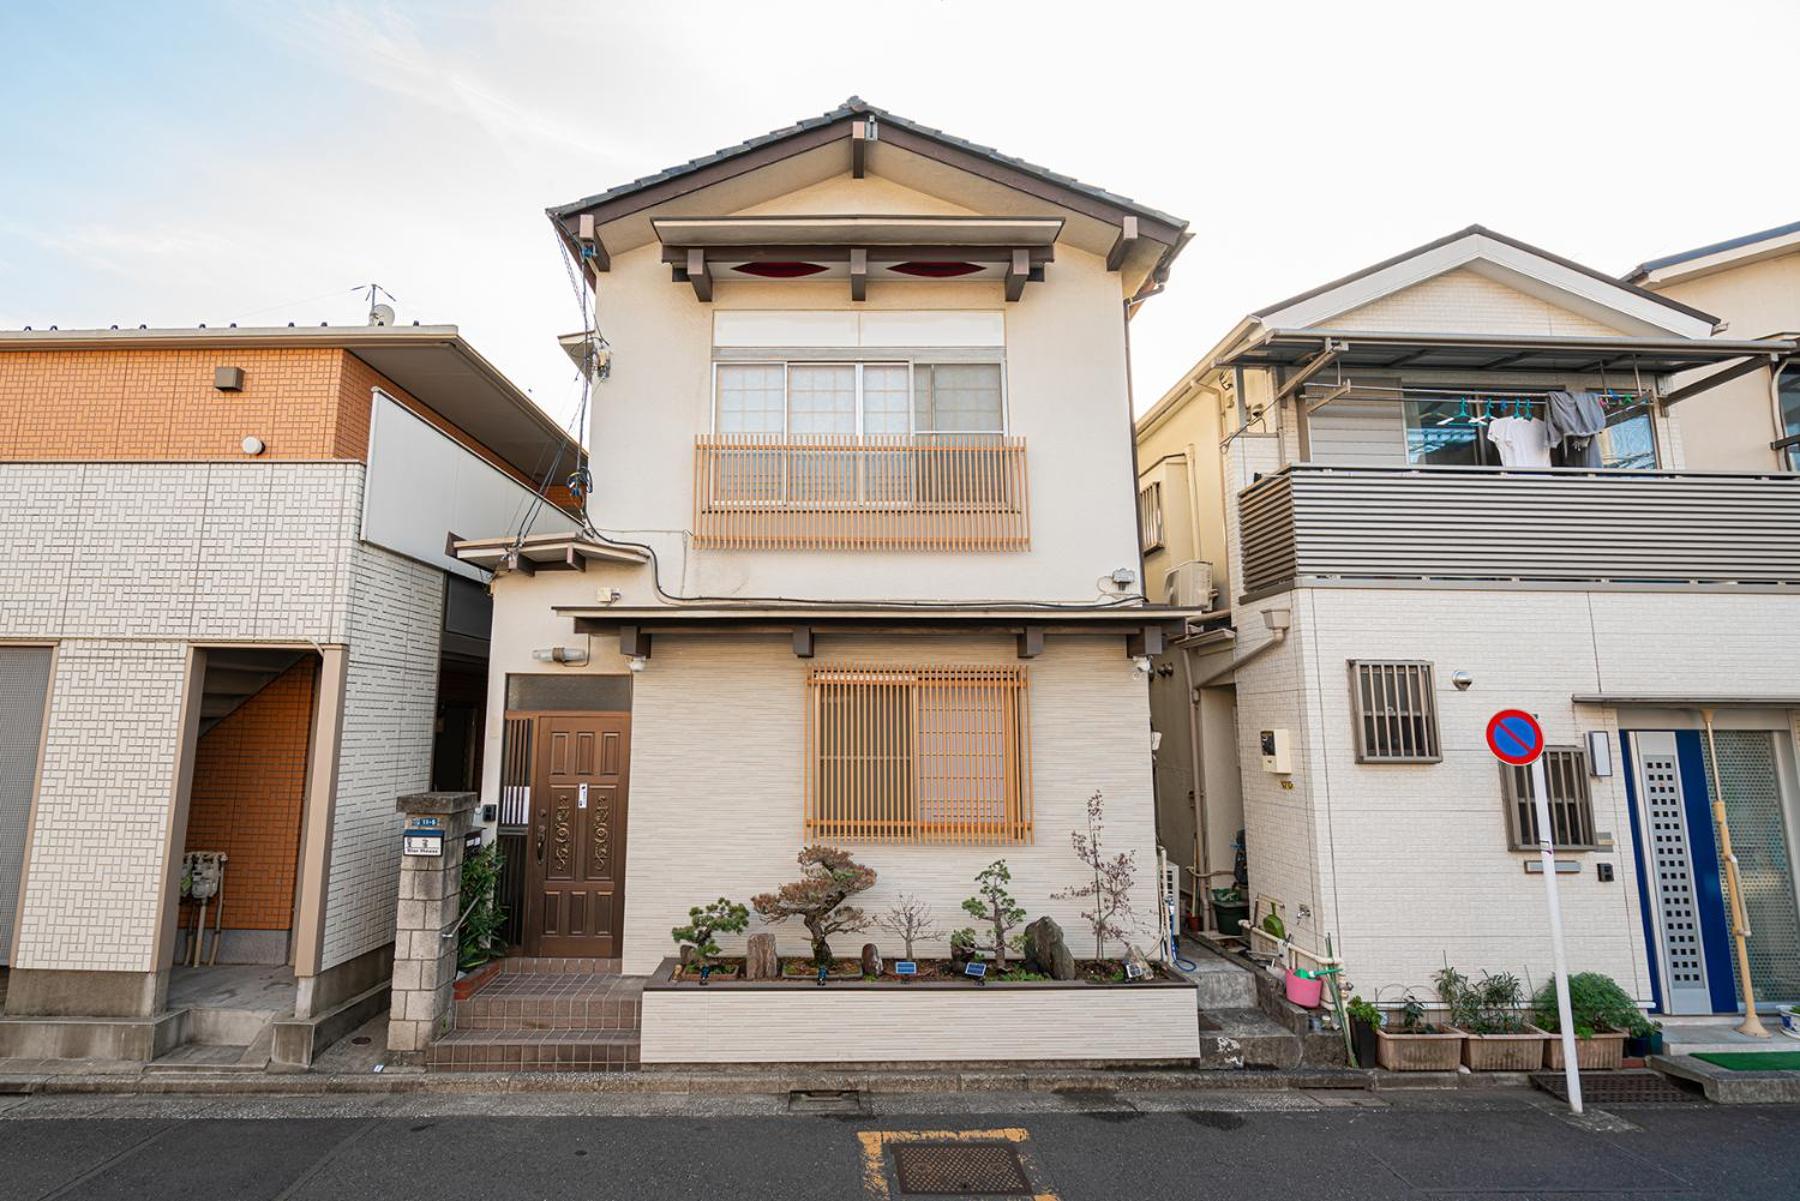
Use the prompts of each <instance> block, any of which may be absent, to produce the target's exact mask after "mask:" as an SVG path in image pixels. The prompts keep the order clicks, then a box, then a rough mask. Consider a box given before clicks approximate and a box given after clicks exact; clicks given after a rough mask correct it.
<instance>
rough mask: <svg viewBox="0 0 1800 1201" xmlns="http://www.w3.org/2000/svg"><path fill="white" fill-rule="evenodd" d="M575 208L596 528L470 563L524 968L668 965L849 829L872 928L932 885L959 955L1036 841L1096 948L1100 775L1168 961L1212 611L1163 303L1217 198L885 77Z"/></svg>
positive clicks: (1032, 896)
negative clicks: (962, 117)
mask: <svg viewBox="0 0 1800 1201" xmlns="http://www.w3.org/2000/svg"><path fill="white" fill-rule="evenodd" d="M550 216H551V220H552V221H553V222H554V224H555V226H556V229H557V231H558V232H559V234H560V235H561V236H562V237H563V239H564V240H565V242H566V244H567V246H568V249H569V251H570V253H571V254H572V255H574V256H576V257H577V258H578V260H579V262H580V263H581V265H582V268H583V272H584V275H585V278H586V281H587V283H588V285H589V286H590V287H591V288H592V292H593V327H594V328H593V332H592V333H591V334H589V335H583V336H581V337H577V338H573V339H569V340H568V341H569V342H570V344H571V345H572V346H573V347H574V353H576V355H577V356H578V357H579V358H582V359H584V360H585V361H588V362H589V363H591V364H599V365H600V367H599V369H598V370H597V371H596V378H595V382H594V385H593V389H592V402H591V404H592V421H591V425H590V427H589V435H590V445H591V446H592V447H593V448H594V452H593V461H592V463H591V466H590V468H589V469H588V470H589V471H590V473H591V477H592V492H591V494H590V495H589V497H588V500H587V512H588V515H589V520H590V522H591V528H590V529H589V530H587V531H586V535H585V541H582V542H581V543H579V545H576V544H567V545H559V546H557V547H555V548H553V549H545V548H546V546H547V545H548V544H547V543H545V542H544V541H543V540H533V539H519V538H514V537H500V538H485V539H478V540H474V541H470V542H468V543H466V544H465V545H464V546H463V548H462V553H463V555H464V557H465V558H466V559H468V560H470V561H472V562H478V563H482V564H485V565H488V566H491V567H493V568H494V569H496V571H497V575H496V578H495V579H494V581H493V596H494V603H495V623H494V643H493V658H492V660H491V665H492V666H491V670H492V684H491V687H492V696H493V697H494V698H496V699H495V703H494V704H493V706H492V708H491V710H490V719H489V723H488V736H487V737H488V754H487V756H486V758H485V762H486V764H487V772H486V777H485V779H484V782H483V795H484V799H487V800H492V801H494V802H495V803H497V804H498V805H499V807H500V813H499V822H498V825H499V834H500V837H501V838H502V840H503V842H504V841H506V840H508V839H513V840H516V841H514V843H513V844H512V845H513V846H514V847H515V849H514V850H513V851H511V852H510V853H511V854H512V856H513V861H514V862H515V863H519V862H521V861H522V865H523V877H522V878H523V880H524V893H523V901H522V903H523V907H524V913H525V921H524V930H523V935H522V943H523V947H522V949H523V951H524V952H525V955H526V956H527V957H534V956H535V957H565V958H571V957H572V958H577V959H583V958H585V959H593V960H599V961H606V962H604V963H602V964H599V965H597V966H600V967H603V968H608V967H610V968H617V967H618V966H620V965H622V967H623V970H624V971H625V972H627V973H634V974H642V973H646V972H648V971H650V970H651V969H652V968H653V967H654V966H655V965H656V964H657V963H658V962H659V961H660V960H662V959H663V958H664V957H666V956H668V955H671V954H673V953H674V951H675V949H676V948H675V945H674V943H673V942H672V941H671V939H670V930H671V928H672V927H674V926H677V925H680V924H682V923H683V922H684V921H685V920H686V915H687V912H688V909H689V907H690V906H693V905H697V904H702V903H705V902H708V901H710V900H712V899H714V898H716V897H719V896H721V895H723V896H725V897H728V898H731V899H733V900H737V901H740V902H741V901H746V900H748V899H749V898H750V897H751V896H753V895H754V894H757V893H762V892H767V891H770V890H772V889H774V888H776V887H777V886H778V885H780V884H782V883H783V882H785V881H788V880H791V879H794V878H796V876H797V875H798V874H799V872H798V867H797V865H796V862H795V856H796V854H797V853H798V852H799V851H800V850H801V848H803V847H805V846H808V845H810V844H819V843H823V844H830V845H835V846H839V847H843V848H845V849H847V850H849V851H851V852H852V853H853V854H855V855H856V857H857V858H858V859H859V860H860V861H862V862H864V863H866V864H868V865H869V866H871V867H873V868H874V869H875V870H876V871H877V872H878V874H879V879H878V881H877V883H876V885H875V887H874V888H873V889H872V890H871V891H870V892H869V893H867V894H865V895H864V896H863V897H860V898H859V899H858V903H859V904H861V905H862V906H863V907H864V908H865V909H866V910H868V911H870V912H871V913H880V912H881V911H882V910H884V909H886V908H887V907H888V906H889V905H890V904H892V903H893V902H894V901H895V900H896V899H897V898H898V897H899V896H900V895H901V894H909V895H911V896H914V897H917V898H918V899H920V900H921V901H923V902H925V903H926V904H927V905H928V906H929V907H930V908H931V910H932V911H933V914H934V917H935V919H936V925H937V926H938V927H939V933H938V935H937V936H936V937H933V938H929V939H927V940H926V941H925V942H923V943H921V951H922V952H932V953H939V954H941V953H942V952H943V950H944V937H943V936H944V934H947V933H948V932H949V931H950V930H952V929H954V928H955V927H957V926H961V925H964V924H967V918H966V915H964V914H963V913H962V911H961V908H960V905H961V902H962V900H963V899H964V898H966V897H968V896H970V895H972V894H973V893H974V891H975V884H974V877H975V875H976V873H977V872H979V871H980V870H981V869H982V868H984V867H985V866H987V865H988V864H990V863H992V862H993V861H995V860H1001V859H1003V860H1005V861H1006V862H1007V864H1008V865H1009V867H1010V869H1011V872H1012V878H1013V889H1014V892H1015V894H1016V895H1017V897H1018V898H1019V900H1020V901H1021V903H1022V904H1023V905H1024V906H1025V908H1026V910H1027V911H1028V912H1029V913H1030V914H1031V915H1032V916H1037V915H1040V914H1050V915H1053V916H1055V917H1056V918H1057V919H1058V920H1059V921H1060V922H1061V923H1062V924H1063V926H1064V927H1065V928H1066V929H1067V930H1069V932H1070V938H1071V942H1072V944H1073V943H1074V940H1075V938H1076V936H1077V931H1079V930H1080V929H1081V928H1082V922H1081V919H1080V917H1079V910H1080V908H1081V907H1082V905H1081V902H1080V901H1078V900H1074V899H1057V898H1055V897H1054V896H1053V894H1055V893H1057V892H1059V891H1062V890H1064V889H1066V888H1067V887H1069V886H1071V885H1073V884H1078V883H1080V882H1081V880H1082V879H1084V878H1087V877H1086V876H1084V873H1087V869H1085V868H1083V866H1082V865H1081V862H1080V861H1079V860H1078V859H1077V858H1076V857H1075V855H1074V853H1073V852H1072V849H1071V844H1070V834H1071V833H1072V832H1074V831H1077V830H1082V831H1085V830H1086V828H1087V826H1086V816H1085V815H1086V805H1087V802H1088V798H1089V797H1090V796H1091V795H1092V794H1094V793H1096V792H1098V793H1101V794H1103V796H1104V798H1105V804H1106V809H1105V816H1106V834H1105V837H1106V843H1107V846H1108V847H1109V848H1111V849H1113V850H1115V851H1131V852H1134V853H1135V854H1136V857H1137V862H1138V865H1139V875H1138V889H1137V906H1136V908H1137V912H1138V925H1137V931H1136V933H1135V935H1134V941H1136V942H1138V943H1139V944H1140V945H1141V946H1143V947H1144V948H1146V949H1147V950H1150V951H1151V952H1152V953H1154V948H1155V946H1156V944H1157V929H1158V927H1157V920H1156V916H1155V913H1154V912H1153V911H1154V907H1155V895H1156V894H1155V883H1154V870H1155V851H1156V843H1155V834H1154V829H1153V819H1152V806H1151V775H1150V758H1149V752H1150V745H1149V744H1150V729H1149V721H1148V715H1147V710H1146V684H1145V680H1146V677H1147V674H1148V672H1149V661H1148V656H1150V655H1152V654H1155V653H1157V652H1158V651H1159V650H1160V648H1161V646H1162V642H1163V639H1164V637H1165V635H1167V634H1170V633H1173V632H1178V631H1179V630H1180V628H1181V625H1182V621H1181V619H1182V617H1183V615H1184V613H1183V611H1181V610H1176V609H1169V608H1163V607H1155V606H1147V605H1146V604H1144V602H1143V598H1142V596H1141V593H1140V579H1139V571H1140V568H1139V556H1138V531H1137V521H1136V514H1135V513H1134V511H1133V506H1132V495H1133V493H1132V486H1131V482H1132V478H1133V474H1134V469H1133V445H1132V438H1131V434H1130V430H1131V404H1130V395H1129V383H1128V374H1127V323H1128V321H1129V319H1130V317H1131V315H1132V312H1133V311H1134V310H1135V309H1136V307H1137V306H1138V305H1139V304H1141V303H1142V302H1143V300H1144V299H1146V298H1147V297H1148V296H1149V295H1150V294H1151V293H1153V292H1154V291H1155V290H1157V289H1158V288H1159V287H1160V285H1161V283H1162V281H1163V279H1164V278H1165V277H1166V275H1167V273H1168V271H1169V266H1170V263H1171V261H1172V260H1173V259H1174V257H1175V255H1176V254H1177V253H1178V252H1179V250H1180V249H1181V246H1182V244H1183V242H1184V241H1185V240H1186V238H1187V234H1186V233H1185V232H1184V225H1183V223H1182V222H1180V221H1178V220H1177V219H1175V218H1173V217H1169V216H1167V215H1165V214H1163V213H1159V212H1157V211H1156V210H1154V209H1151V208H1147V207H1145V206H1143V205H1140V204H1137V203H1135V202H1133V201H1130V200H1127V199H1125V198H1123V197H1120V196H1117V195H1114V194H1112V193H1110V192H1106V191H1103V190H1101V189H1099V188H1095V187H1091V186H1089V185H1086V184H1082V183H1079V182H1077V181H1075V180H1073V179H1070V178H1067V177H1065V176H1061V175H1057V174H1054V173H1052V172H1050V171H1047V170H1045V169H1043V168H1040V167H1037V166H1033V165H1031V164H1029V163H1026V162H1022V161H1020V160H1018V159H1014V158H1011V157H1008V156H1005V155H1002V154H1000V153H998V152H996V151H993V150H990V149H987V148H985V147H981V146H976V145H973V144H971V143H968V142H965V141H963V140H961V139H959V138H955V137H952V136H950V135H948V134H945V133H942V132H940V131H937V130H934V129H929V128H925V127H923V126H920V125H917V124H915V123H913V122H910V121H907V120H905V119H903V118H900V117H897V116H894V115H893V114H890V113H886V112H883V111H881V110H879V109H876V108H874V107H872V106H870V105H867V104H865V103H863V102H862V101H860V100H856V99H852V100H851V101H849V102H847V103H846V104H844V105H843V106H841V107H839V108H837V109H835V110H833V111H831V112H828V113H826V114H824V115H823V116H820V117H815V118H811V119H808V120H806V121H803V122H801V123H800V124H798V125H795V126H792V127H790V128H787V129H783V130H778V131H776V132H774V133H770V134H767V135H764V136H761V137H757V138H754V139H752V140H750V141H748V142H745V143H743V144H741V145H738V146H733V147H730V148H728V149H725V150H721V151H719V152H717V153H714V154H710V155H707V156H705V157H702V158H699V159H695V160H694V161H692V162H689V163H686V164H683V165H681V166H678V167H674V168H671V169H670V170H667V171H663V172H660V173H658V174H656V175H653V176H650V177H647V178H645V179H640V180H638V181H636V182H633V183H630V184H626V185H624V186H621V187H617V188H613V189H612V190H610V191H606V192H602V193H600V194H598V195H596V196H592V197H589V198H587V199H585V200H580V201H577V202H575V203H573V204H568V205H564V206H561V207H558V208H555V209H552V210H551V212H550ZM499 532H500V531H493V533H499ZM570 568H575V569H576V570H569V569H570ZM1088 875H1091V873H1088ZM758 928H760V926H753V927H752V932H754V931H755V930H756V929H758ZM773 929H774V932H775V933H776V935H777V937H778V939H779V940H780V946H781V951H782V953H783V954H798V953H801V952H802V951H804V949H805V947H806V934H805V931H804V930H802V929H801V928H800V927H799V925H798V924H797V923H789V924H787V925H783V926H777V927H774V928H773ZM884 937H885V936H882V935H880V934H879V933H871V934H869V935H864V936H860V937H852V938H850V939H848V940H847V942H848V944H849V945H846V946H844V947H842V948H840V953H850V954H854V953H855V951H856V949H857V947H858V946H859V945H860V944H861V943H862V942H863V941H865V940H868V939H874V940H875V941H878V942H880V941H883V939H884ZM887 942H889V943H891V942H892V940H891V939H888V940H887ZM730 946H731V947H737V946H741V940H732V941H731V943H730ZM898 949H899V947H898V945H897V944H894V945H892V946H886V945H884V950H888V951H889V952H890V953H897V951H898ZM1077 949H1078V950H1079V947H1078V948H1077Z"/></svg>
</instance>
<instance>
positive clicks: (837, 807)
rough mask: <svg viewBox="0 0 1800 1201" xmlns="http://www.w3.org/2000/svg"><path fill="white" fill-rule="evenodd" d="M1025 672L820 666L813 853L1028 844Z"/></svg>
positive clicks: (809, 761)
mask: <svg viewBox="0 0 1800 1201" xmlns="http://www.w3.org/2000/svg"><path fill="white" fill-rule="evenodd" d="M1028 684H1029V675H1028V669H1026V668H1024V667H893V666H832V667H816V668H814V669H813V670H812V672H811V673H810V675H809V676H808V677H807V721H806V820H805V837H806V839H807V841H808V842H887V843H951V844H965V845H976V844H999V843H1026V842H1030V841H1031V739H1030V725H1031V720H1030V704H1029V689H1028Z"/></svg>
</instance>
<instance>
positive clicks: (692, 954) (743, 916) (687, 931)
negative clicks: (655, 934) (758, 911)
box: [669, 897, 750, 971]
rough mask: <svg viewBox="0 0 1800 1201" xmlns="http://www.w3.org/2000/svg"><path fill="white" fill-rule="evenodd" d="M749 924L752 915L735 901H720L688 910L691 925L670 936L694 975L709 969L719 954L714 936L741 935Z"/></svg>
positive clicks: (677, 927) (677, 930)
mask: <svg viewBox="0 0 1800 1201" xmlns="http://www.w3.org/2000/svg"><path fill="white" fill-rule="evenodd" d="M749 924H750V911H749V910H748V909H746V908H744V907H743V906H742V905H740V904H738V903H737V902H736V901H728V900H726V899H725V898H724V897H720V898H719V899H718V900H716V901H714V902H713V903H712V904H710V905H695V906H694V907H693V908H692V909H689V910H688V924H687V925H685V926H676V927H675V928H674V929H673V930H671V931H669V933H670V934H671V935H672V936H673V937H674V939H675V945H676V946H678V947H680V948H681V951H682V958H683V959H685V960H686V961H687V962H688V963H689V964H690V965H692V967H693V968H694V970H695V971H699V970H700V969H701V968H703V967H705V966H706V965H707V962H708V961H709V960H710V959H712V958H713V956H715V955H717V954H718V953H719V944H718V943H717V942H716V941H715V940H714V938H713V936H714V935H715V934H720V933H724V934H739V933H742V931H743V929H744V927H745V926H748V925H749Z"/></svg>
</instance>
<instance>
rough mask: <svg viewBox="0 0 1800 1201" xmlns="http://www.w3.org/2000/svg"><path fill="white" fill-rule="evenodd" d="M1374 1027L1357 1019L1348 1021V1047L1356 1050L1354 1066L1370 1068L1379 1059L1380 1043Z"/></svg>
mask: <svg viewBox="0 0 1800 1201" xmlns="http://www.w3.org/2000/svg"><path fill="white" fill-rule="evenodd" d="M1375 1029H1376V1028H1375V1027H1374V1026H1373V1025H1371V1024H1370V1023H1368V1022H1365V1021H1362V1020H1361V1019H1359V1018H1351V1019H1350V1045H1351V1046H1352V1047H1354V1048H1356V1066H1357V1067H1359V1068H1372V1067H1374V1066H1375V1065H1376V1064H1377V1063H1379V1062H1380V1059H1381V1041H1380V1040H1379V1039H1377V1038H1376V1037H1375Z"/></svg>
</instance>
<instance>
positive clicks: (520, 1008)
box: [428, 960, 644, 1072]
mask: <svg viewBox="0 0 1800 1201" xmlns="http://www.w3.org/2000/svg"><path fill="white" fill-rule="evenodd" d="M508 962H509V963H510V962H511V961H510V960H509V961H508ZM556 962H557V963H559V964H560V963H564V962H571V961H556ZM573 962H595V961H591V960H590V961H573ZM601 962H603V961H601ZM643 992H644V981H643V978H642V977H638V976H619V975H611V974H608V975H602V974H596V973H592V972H588V973H582V972H576V971H563V970H553V971H550V972H534V971H506V970H502V971H501V972H500V974H498V975H496V976H494V977H492V978H490V979H489V981H488V982H487V983H486V984H485V985H484V986H483V987H482V988H481V989H480V990H479V991H477V992H476V993H475V994H474V995H472V996H469V997H466V998H464V999H462V1000H459V1001H457V1002H456V1003H455V1018H454V1023H453V1028H452V1030H451V1032H450V1033H449V1034H448V1035H446V1036H445V1037H443V1038H441V1039H439V1040H438V1041H437V1042H436V1043H434V1044H433V1045H432V1048H431V1055H430V1058H429V1060H428V1064H429V1066H430V1067H432V1068H435V1069H437V1070H439V1071H458V1072H479V1071H493V1072H506V1071H511V1072H608V1071H612V1072H617V1071H629V1070H632V1069H635V1068H636V1067H637V1066H638V1015H639V1010H640V1006H641V1003H642V1000H643Z"/></svg>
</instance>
